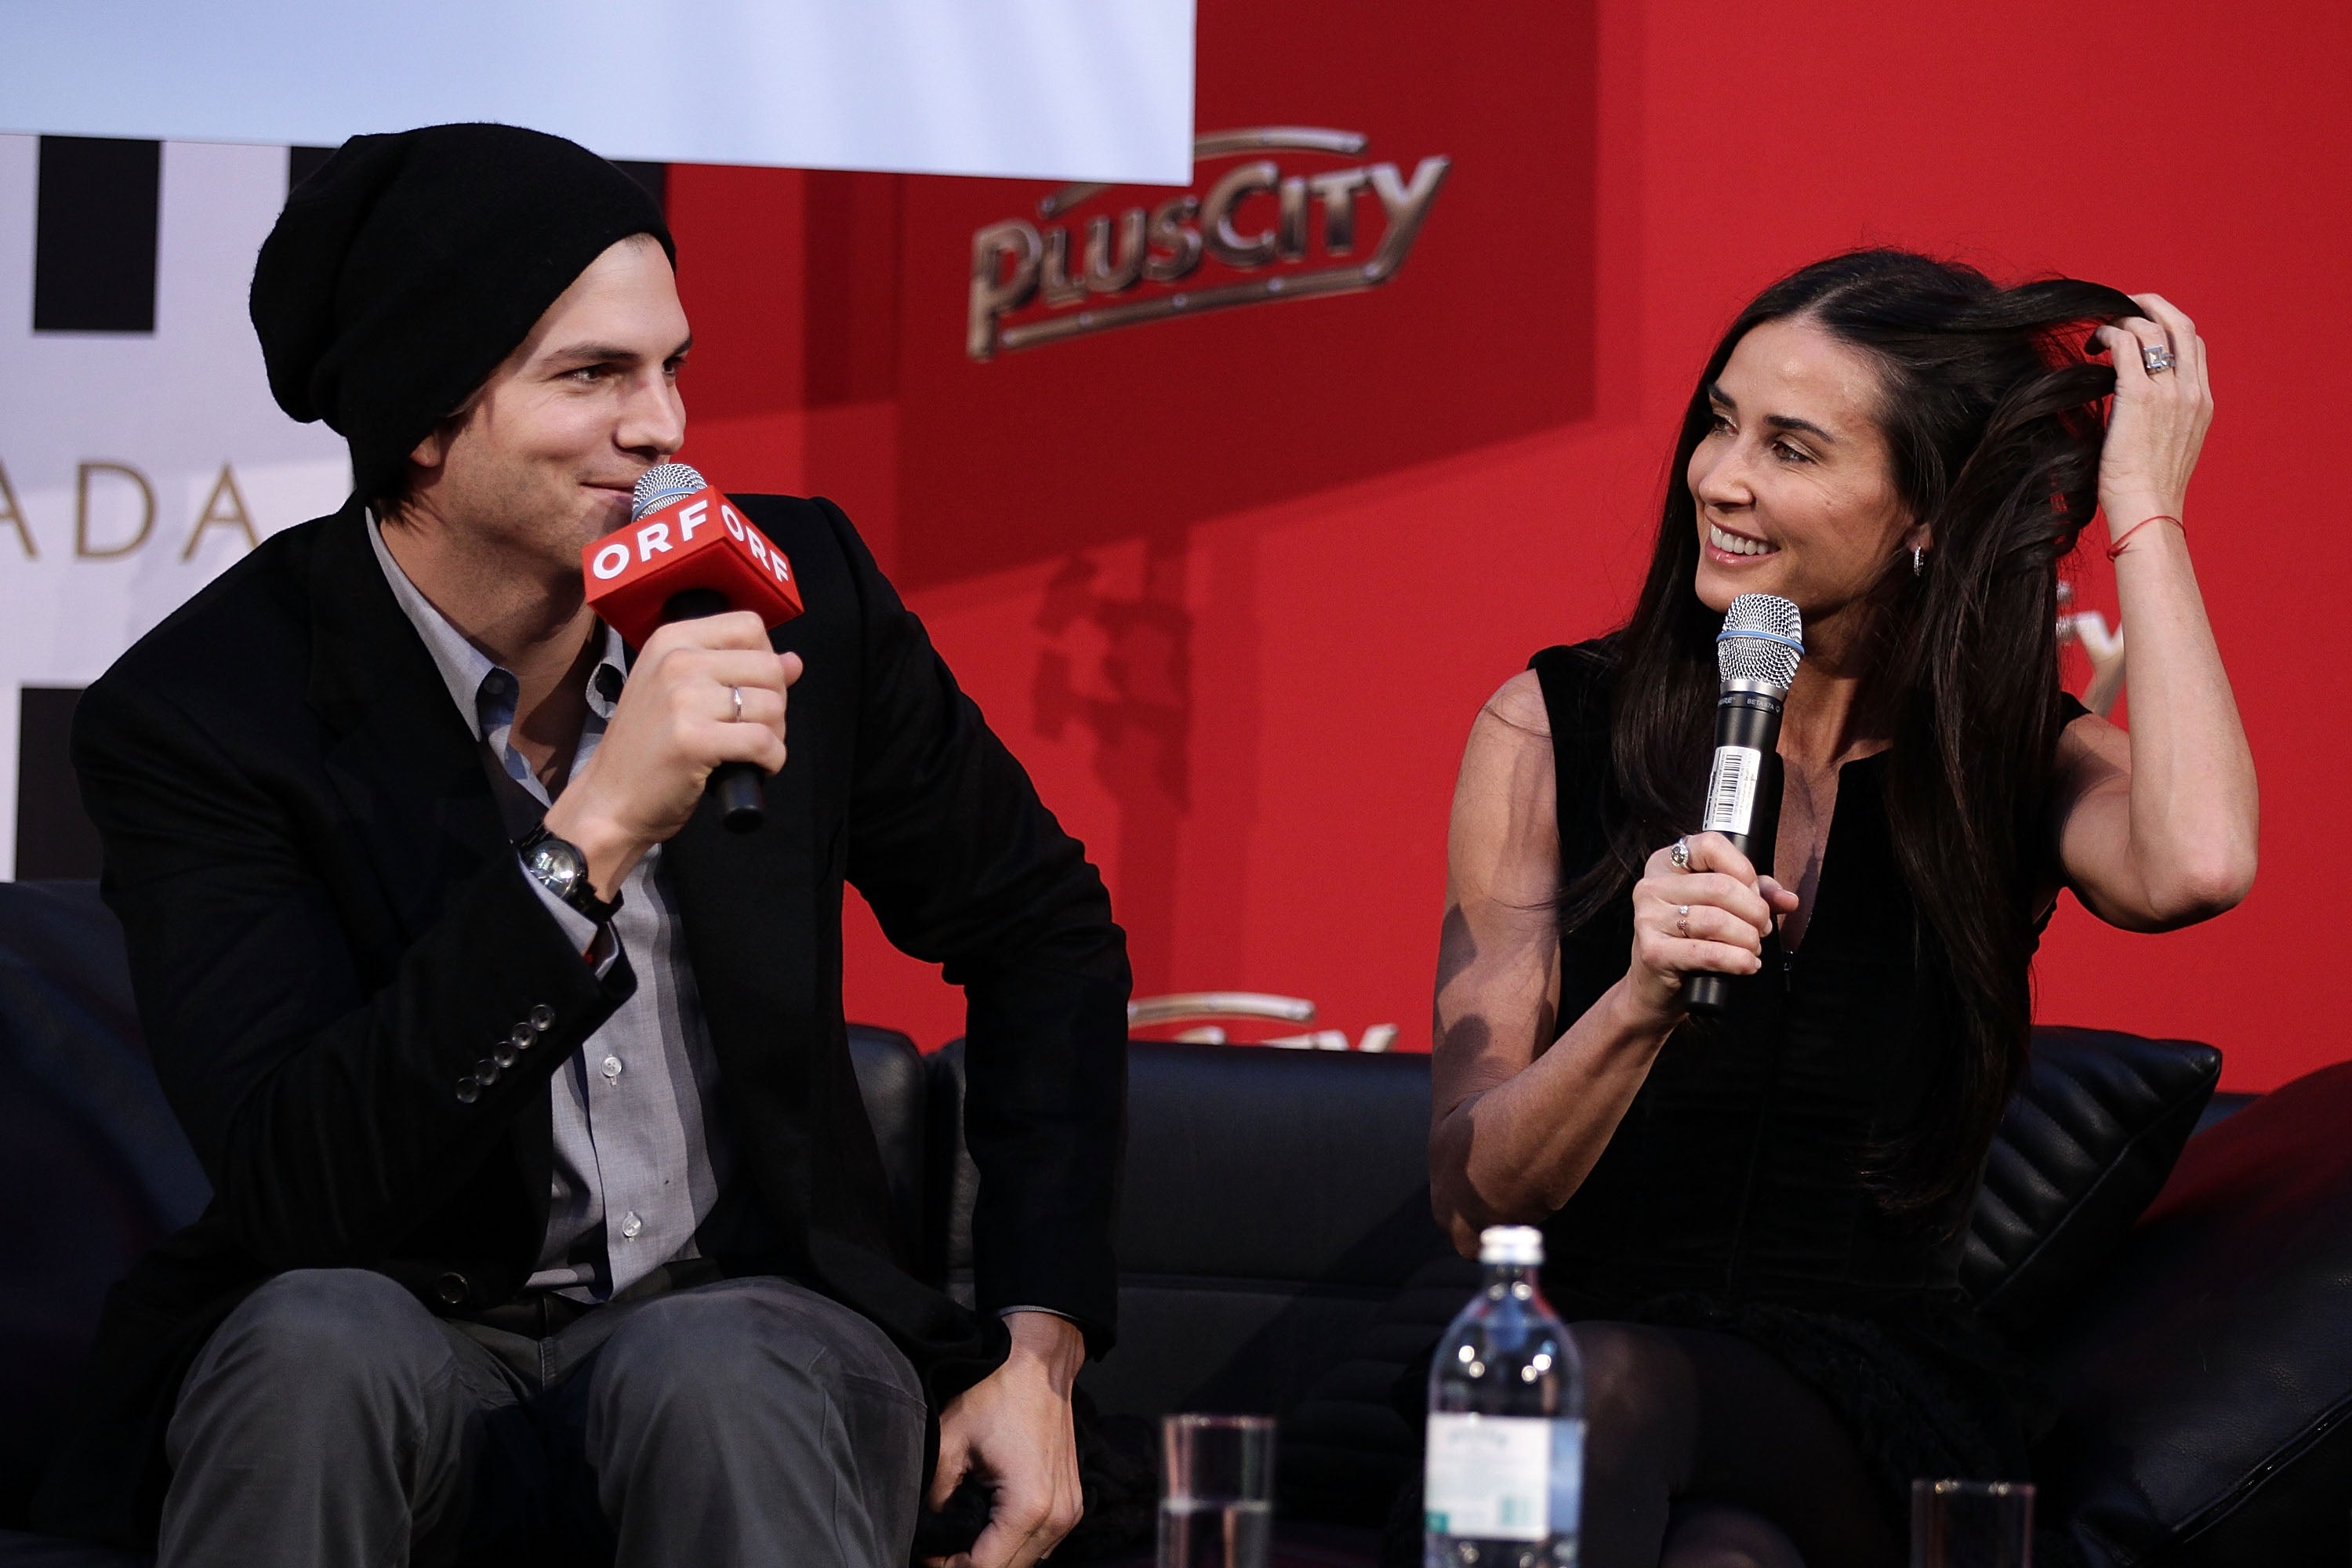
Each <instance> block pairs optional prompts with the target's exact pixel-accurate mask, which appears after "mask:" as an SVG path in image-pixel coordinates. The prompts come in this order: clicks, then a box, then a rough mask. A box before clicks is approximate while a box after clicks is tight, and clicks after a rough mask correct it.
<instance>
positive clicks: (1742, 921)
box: [1625, 833, 1797, 1022]
mask: <svg viewBox="0 0 2352 1568" xmlns="http://www.w3.org/2000/svg"><path fill="white" fill-rule="evenodd" d="M1683 843H1684V844H1685V845H1686V846H1687V847H1688V849H1689V855H1690V864H1689V866H1688V867H1687V868H1685V867H1681V866H1677V865H1675V860H1674V849H1673V847H1672V846H1669V847H1666V848H1664V849H1661V850H1659V851H1658V852H1657V853H1656V854H1654V855H1653V856H1651V857H1650V858H1649V862H1648V864H1647V865H1645V866H1644V867H1643V875H1642V879H1641V880H1640V881H1638V882H1636V883H1634V884H1633V962H1632V963H1631V965H1630V966H1629V967H1628V968H1627V970H1626V974H1625V980H1626V987H1625V989H1626V998H1627V1000H1628V1001H1629V1002H1631V1003H1632V1004H1633V1005H1634V1006H1635V1007H1637V1008H1639V1009H1641V1010H1643V1011H1644V1012H1645V1013H1647V1014H1648V1015H1649V1016H1652V1017H1654V1018H1655V1019H1656V1020H1658V1021H1660V1022H1669V1021H1671V1022H1679V1021H1680V1020H1681V1018H1682V1016H1683V1013H1684V1007H1683V999H1682V994H1683V982H1684V981H1685V979H1686V978H1688V977H1689V976H1690V975H1692V974H1695V973H1698V972H1700V971H1702V970H1713V971H1715V972H1717V973H1723V974H1753V973H1756V972H1757V971H1758V970H1759V969H1761V968H1762V967H1763V966H1764V939H1765V938H1766V937H1767V936H1769V935H1770V934H1771V931H1772V921H1773V920H1774V919H1775V918H1776V917H1778V916H1780V915H1785V914H1790V913H1793V912H1794V911H1795V910H1796V908H1797V895H1796V894H1794V893H1792V892H1790V890H1789V889H1786V888H1783V887H1782V886H1780V883H1778V882H1776V881H1774V880H1773V879H1771V878H1769V877H1759V876H1758V875H1757V873H1756V868H1755V866H1754V865H1753V864H1751V863H1750V862H1749V860H1748V857H1747V856H1745V855H1742V854H1741V853H1740V852H1739V851H1738V849H1736V848H1734V847H1732V843H1731V840H1730V839H1728V838H1726V837H1724V836H1723V835H1722V834H1720V833H1695V834H1693V835H1691V836H1690V837H1688V838H1685V839H1684V840H1683Z"/></svg>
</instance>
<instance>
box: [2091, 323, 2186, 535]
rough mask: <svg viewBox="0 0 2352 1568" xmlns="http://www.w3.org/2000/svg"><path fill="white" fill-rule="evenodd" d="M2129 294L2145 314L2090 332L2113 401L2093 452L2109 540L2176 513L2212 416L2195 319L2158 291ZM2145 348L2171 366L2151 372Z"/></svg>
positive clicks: (2178, 513)
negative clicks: (2111, 377) (2111, 364)
mask: <svg viewBox="0 0 2352 1568" xmlns="http://www.w3.org/2000/svg"><path fill="white" fill-rule="evenodd" d="M2132 299H2133V300H2135V301H2136V302H2137V304H2138V305H2139V307H2140V309H2141V310H2145V311H2147V314H2146V315H2144V316H2126V317H2125V318H2124V319H2123V320H2122V321H2117V322H2116V323H2115V324H2113V325H2112V326H2105V327H2101V328H2100V329H2099V330H2098V331H2096V332H2095V333H2093V334H2092V339H2093V342H2092V345H2091V346H2092V350H2093V352H2097V351H2098V350H2100V349H2105V351H2106V352H2107V353H2109V354H2110V355H2111V356H2112V357H2113V359H2114V361H2115V367H2116V395H2115V402H2114V404H2113V405H2112V406H2111V407H2110V408H2109V409H2108V412H2107V437H2106V444H2105V446H2104V447H2102V448H2101V449H2100V453H2099V506H2100V509H2101V510H2104V511H2105V513H2106V514H2107V535H2108V538H2109V539H2110V540H2111V541H2112V540H2114V539H2115V538H2116V537H2119V536H2120V535H2121V534H2122V533H2123V531H2125V530H2126V529H2128V528H2130V527H2132V526H2134V525H2135V524H2137V523H2139V522H2142V521H2146V520H2147V519H2148V518H2151V517H2179V516H2180V515H2181V510H2180V509H2181V506H2182V505H2183V503H2184V502H2185V500H2187V497H2188V494H2189V472H2190V470H2192V469H2194V468H2196V467H2197V453H2198V449H2199V448H2200V447H2202V446H2203V445H2204V444H2205V430H2206V427H2207V426H2210V425H2211V424H2212V423H2213V389H2212V386H2211V385H2210V383H2208V381H2207V380H2206V376H2205V340H2204V339H2202V338H2200V337H2199V336H2198V335H2197V324H2196V323H2195V322H2193V321H2190V320H2189V318H2188V317H2187V316H2184V315H2182V314H2181V313H2180V311H2179V309H2178V308H2177V307H2175V306H2174V305H2173V304H2172V303H2171V302H2170V301H2169V300H2166V299H2165V298H2164V296H2162V295H2161V294H2135V295H2133V296H2132ZM2150 349H2162V350H2165V351H2166V352H2168V353H2170V354H2171V355H2172V368H2171V369H2169V370H2160V371H2153V372H2151V371H2150V370H2149V369H2148V368H2147V351H2148V350H2150Z"/></svg>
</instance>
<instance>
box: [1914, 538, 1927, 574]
mask: <svg viewBox="0 0 2352 1568" xmlns="http://www.w3.org/2000/svg"><path fill="white" fill-rule="evenodd" d="M1911 575H1913V576H1914V577H1925V576H1926V575H1927V552H1926V551H1925V550H1923V549H1921V548H1920V547H1919V546H1917V545H1916V544H1915V545H1913V546H1912V547H1911Z"/></svg>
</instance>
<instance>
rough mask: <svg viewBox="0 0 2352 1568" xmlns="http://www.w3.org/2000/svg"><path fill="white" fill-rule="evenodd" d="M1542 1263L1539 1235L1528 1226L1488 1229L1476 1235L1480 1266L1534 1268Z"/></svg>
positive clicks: (1541, 1245) (1542, 1255) (1540, 1236)
mask: <svg viewBox="0 0 2352 1568" xmlns="http://www.w3.org/2000/svg"><path fill="white" fill-rule="evenodd" d="M1543 1260H1544V1251H1543V1232H1541V1231H1539V1230H1538V1229H1537V1228H1536V1227H1535V1226H1531V1225H1490V1226H1487V1227H1486V1229H1484V1230H1482V1231H1480V1232H1479V1233H1478V1261H1479V1262H1481V1263H1504V1264H1510V1265H1513V1266H1516V1267H1521V1268H1534V1267H1536V1266H1537V1265H1538V1264H1540V1263H1542V1262H1543Z"/></svg>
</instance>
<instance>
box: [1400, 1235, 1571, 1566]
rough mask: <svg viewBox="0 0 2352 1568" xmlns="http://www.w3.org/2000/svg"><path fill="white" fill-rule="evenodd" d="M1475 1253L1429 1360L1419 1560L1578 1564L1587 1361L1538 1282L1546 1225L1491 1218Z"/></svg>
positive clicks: (1448, 1563) (1433, 1562) (1425, 1563)
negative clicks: (1472, 1273)
mask: <svg viewBox="0 0 2352 1568" xmlns="http://www.w3.org/2000/svg"><path fill="white" fill-rule="evenodd" d="M1478 1261H1479V1263H1480V1264H1482V1265H1483V1266H1484V1267H1485V1269H1486V1279H1485V1280H1484V1282H1483V1283H1481V1284H1480V1286H1479V1287H1478V1293H1477V1294H1476V1295H1475V1296H1473V1297H1472V1298H1471V1299H1470V1304H1469V1305H1468V1306H1466V1307H1465V1308H1463V1309H1462V1314H1461V1316H1459V1317H1457V1318H1455V1319H1454V1322H1453V1325H1452V1326H1451V1327H1450V1328H1448V1329H1447V1330H1446V1331H1445V1337H1444V1339H1442V1340H1440V1341H1438V1342H1437V1355H1436V1359H1435V1360H1434V1361H1433V1363H1431V1365H1430V1369H1429V1458H1428V1469H1427V1471H1426V1473H1425V1477H1424V1483H1423V1508H1424V1509H1425V1510H1426V1512H1425V1515H1424V1518H1423V1535H1422V1542H1423V1544H1422V1562H1423V1568H1576V1561H1577V1550H1576V1542H1577V1527H1578V1524H1579V1522H1580V1515H1581V1512H1582V1505H1583V1500H1584V1368H1583V1364H1582V1363H1580V1361H1579V1360H1578V1359H1577V1354H1576V1342H1575V1341H1574V1340H1573V1339H1571V1338H1570V1337H1569V1332H1568V1329H1567V1326H1566V1325H1565V1324H1563V1323H1561V1321H1559V1318H1558V1317H1556V1316H1554V1315H1553V1312H1552V1310H1551V1308H1550V1306H1549V1304H1547V1303H1546V1302H1545V1300H1544V1299H1543V1292H1542V1290H1541V1289H1538V1286H1537V1284H1536V1273H1537V1270H1538V1269H1539V1268H1542V1266H1543V1233H1542V1232H1541V1231H1539V1230H1536V1229H1533V1228H1532V1227H1530V1226H1516V1225H1514V1226H1493V1227H1492V1228H1490V1229H1488V1230H1486V1231H1485V1232H1484V1233H1482V1234H1481V1235H1480V1237H1478Z"/></svg>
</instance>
